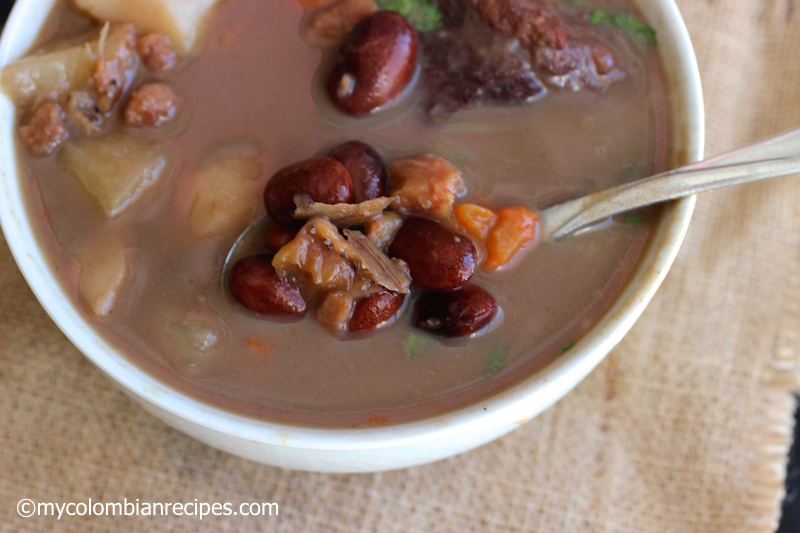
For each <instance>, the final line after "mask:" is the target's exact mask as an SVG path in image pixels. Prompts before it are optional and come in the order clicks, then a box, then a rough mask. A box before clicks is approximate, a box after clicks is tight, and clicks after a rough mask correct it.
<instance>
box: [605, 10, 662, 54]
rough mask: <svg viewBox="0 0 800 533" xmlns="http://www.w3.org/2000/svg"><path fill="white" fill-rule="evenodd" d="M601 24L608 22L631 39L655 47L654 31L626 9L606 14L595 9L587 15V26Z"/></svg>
mask: <svg viewBox="0 0 800 533" xmlns="http://www.w3.org/2000/svg"><path fill="white" fill-rule="evenodd" d="M603 22H610V23H611V24H613V25H614V26H616V27H617V28H619V29H621V30H623V31H625V32H626V33H627V34H628V35H630V36H631V37H634V38H638V39H641V40H642V41H643V42H644V43H645V44H646V45H648V46H655V45H656V31H655V30H654V29H653V28H651V27H650V26H648V25H647V24H645V23H644V22H642V21H641V20H640V19H639V17H637V16H636V15H634V14H633V13H631V12H630V11H628V10H626V9H623V10H622V11H617V12H615V13H606V12H605V11H603V10H602V9H595V10H594V11H592V12H591V13H589V24H601V23H603Z"/></svg>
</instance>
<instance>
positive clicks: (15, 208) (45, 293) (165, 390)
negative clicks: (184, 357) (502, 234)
mask: <svg viewBox="0 0 800 533" xmlns="http://www.w3.org/2000/svg"><path fill="white" fill-rule="evenodd" d="M55 1H56V0H32V1H30V2H23V1H18V2H16V4H15V6H14V8H13V9H12V12H11V14H10V16H9V18H8V21H7V23H6V26H5V28H4V31H3V33H2V37H0V68H2V66H4V65H6V64H7V63H8V62H10V61H11V60H13V59H16V58H18V57H20V56H21V55H23V53H24V52H25V51H26V50H27V49H28V48H29V46H30V44H31V41H32V40H31V38H30V33H31V32H30V31H27V32H25V31H24V26H25V25H28V26H30V25H34V26H35V27H37V28H38V27H41V24H42V23H43V22H44V21H45V19H46V16H47V14H48V13H49V11H50V7H51V6H52V5H53V4H54V3H55ZM635 3H636V4H637V5H638V6H639V7H640V8H641V9H642V11H643V14H644V16H645V18H646V19H647V20H648V22H650V23H651V24H653V25H654V26H656V27H657V28H669V32H668V35H669V36H670V39H667V40H664V41H662V42H660V45H659V46H670V47H671V48H672V49H674V50H673V52H674V54H675V55H676V57H677V58H678V64H675V65H670V70H671V71H676V72H680V73H681V75H682V83H681V84H680V85H679V86H678V87H677V88H676V87H673V88H672V89H671V91H670V93H671V95H672V97H673V98H674V99H676V100H679V101H680V102H683V103H684V104H685V105H686V106H687V107H686V109H685V111H684V112H685V115H684V117H683V118H684V119H685V120H686V121H687V124H688V127H687V128H686V131H685V132H683V133H682V134H683V135H684V138H683V139H682V140H681V141H680V142H679V143H680V144H681V145H683V147H684V149H685V150H686V152H685V156H686V158H687V160H686V161H684V162H683V163H688V162H690V161H697V160H700V159H702V156H703V142H704V133H705V132H704V115H703V96H702V90H701V86H700V76H699V71H698V67H697V61H696V58H695V55H694V50H693V47H692V44H691V40H690V38H689V34H688V31H687V29H686V26H685V24H684V22H683V19H682V17H681V15H680V12H679V10H678V7H677V5H676V4H675V2H674V0H636V1H635ZM23 22H24V24H23ZM25 35H27V36H28V37H27V38H24V36H25ZM662 63H663V60H662ZM665 70H666V69H665ZM682 105H683V104H682ZM675 113H676V111H675V110H671V111H670V114H671V115H672V116H675ZM2 117H14V109H13V104H11V102H10V100H9V99H8V98H7V97H6V96H5V95H4V94H2V93H0V118H2ZM11 123H12V124H13V121H11ZM13 129H14V128H13V127H12V128H9V129H8V131H0V139H2V140H3V141H4V142H0V178H2V183H1V184H0V224H1V225H2V228H3V232H4V234H5V237H6V241H7V243H8V246H9V248H10V250H11V252H12V255H13V256H14V258H15V260H16V262H17V264H18V266H19V268H20V270H21V272H22V274H23V276H24V277H25V279H26V281H27V283H28V285H29V286H30V287H31V289H32V290H33V292H34V294H35V295H36V297H37V299H38V300H39V302H40V303H41V305H42V306H43V307H44V309H45V310H46V312H47V313H48V314H49V315H50V317H51V318H52V319H53V321H54V322H55V323H56V325H57V326H58V327H59V329H61V331H62V332H63V333H64V334H65V335H66V336H67V337H68V338H69V340H70V341H71V342H72V343H73V344H74V345H75V346H76V347H77V348H78V349H79V350H80V351H81V352H83V353H84V354H85V355H86V356H87V357H88V359H89V360H90V361H92V363H93V364H94V365H95V366H96V367H97V368H99V369H100V370H101V371H102V372H103V373H104V374H105V375H106V376H108V377H109V378H110V379H111V380H112V382H113V383H115V384H116V385H117V386H118V387H119V388H121V389H122V390H123V391H124V392H126V393H127V394H129V395H133V397H134V399H136V400H137V401H140V402H141V401H144V402H145V403H146V404H150V405H152V406H155V407H156V408H157V409H160V410H163V411H166V412H168V413H171V414H172V415H174V416H175V417H178V418H180V419H183V420H186V421H187V422H190V423H192V424H196V425H198V426H201V427H206V428H209V429H212V430H214V431H217V432H220V433H223V434H228V435H231V436H235V437H238V438H241V439H246V440H248V441H253V442H257V443H265V444H276V443H277V444H280V445H283V446H287V447H291V448H296V449H307V450H367V449H378V448H389V447H398V446H405V445H410V444H415V443H422V442H426V441H430V440H439V439H450V438H457V437H459V436H460V435H463V434H464V433H465V431H467V430H470V431H474V430H475V429H476V428H486V429H487V433H491V429H492V428H498V427H500V426H505V425H508V424H509V423H515V424H521V423H523V422H524V421H526V420H527V419H529V418H531V417H533V416H535V415H536V414H538V413H539V412H540V411H542V410H544V409H545V408H546V407H548V406H550V405H551V404H552V403H554V402H555V401H556V400H558V399H559V398H561V397H562V396H563V395H564V394H566V393H567V392H568V391H569V390H570V389H572V388H573V387H574V386H575V385H576V384H577V383H578V382H580V381H581V380H582V379H583V378H584V377H585V376H586V375H587V374H588V373H589V372H590V371H591V370H592V369H593V368H595V366H597V364H599V363H600V361H602V359H603V358H604V357H605V356H606V354H607V353H608V352H609V351H610V350H611V349H612V348H613V347H614V345H616V344H617V342H619V340H621V338H622V337H623V336H624V335H625V334H626V333H627V331H628V330H629V329H630V327H631V326H632V325H633V323H634V322H635V321H636V319H637V318H638V317H639V315H640V314H641V313H642V311H643V310H644V308H645V306H646V305H647V303H648V302H649V301H650V299H651V298H652V296H653V294H654V293H655V290H656V289H657V288H658V286H659V285H660V283H661V282H662V281H663V279H664V277H665V276H666V274H667V271H668V270H669V267H670V265H671V264H672V262H673V260H674V258H675V256H676V255H677V252H678V249H679V247H680V244H681V242H682V240H683V237H684V235H685V233H686V230H687V228H688V224H689V220H690V218H691V214H692V211H693V208H694V205H695V199H694V197H689V198H685V199H682V200H679V201H676V202H674V203H672V204H670V205H667V206H665V208H664V213H663V215H662V217H661V220H660V222H659V223H658V224H657V226H656V228H655V229H654V232H653V234H652V236H651V237H650V239H649V245H648V250H647V251H646V252H645V254H643V258H644V259H643V260H640V261H639V262H638V264H637V268H636V269H635V272H634V274H633V276H631V278H630V280H629V281H628V282H627V284H626V286H625V288H624V289H623V291H622V292H621V293H620V294H619V295H618V296H617V298H616V299H615V301H614V303H613V304H612V307H611V308H610V309H609V310H608V311H606V312H605V313H604V314H603V316H602V318H601V319H600V320H599V321H598V322H597V323H596V325H595V326H594V327H592V328H591V329H590V330H589V331H588V332H587V333H585V334H584V335H583V336H582V337H581V339H580V340H579V342H578V343H576V345H575V346H574V347H573V348H572V349H570V350H569V351H568V352H565V353H563V354H561V355H559V356H558V357H555V358H553V359H552V360H551V361H549V362H548V363H546V364H545V365H544V366H543V367H541V368H540V369H538V370H536V371H534V372H532V373H531V374H530V375H529V376H528V377H526V378H521V379H519V380H518V381H517V382H515V383H514V384H512V385H510V386H507V387H505V388H504V389H502V390H500V391H499V392H497V393H493V394H492V395H491V396H490V397H488V398H485V399H484V400H479V401H478V402H477V403H475V402H473V403H471V404H468V405H464V406H461V407H458V408H456V409H454V410H452V411H449V412H447V413H444V414H441V415H435V416H431V417H428V418H423V419H420V420H412V421H407V422H401V423H398V424H393V425H387V426H380V427H369V428H353V429H350V428H325V427H307V426H298V425H291V424H282V423H280V422H275V421H265V420H259V419H257V418H256V417H250V416H247V415H240V414H236V413H233V412H230V411H227V410H225V409H223V408H219V407H215V406H213V405H210V404H208V403H205V402H204V401H202V400H201V399H198V398H195V397H193V396H191V395H189V394H186V393H183V392H181V391H180V390H178V389H175V388H172V387H170V386H169V385H168V384H167V383H164V382H163V381H161V380H160V379H159V378H158V377H156V376H155V375H153V374H150V373H148V372H147V371H145V370H144V369H143V368H142V367H140V366H139V365H137V364H135V363H133V362H132V361H130V360H129V359H128V358H127V356H125V355H123V354H122V349H121V348H118V347H115V346H113V345H112V344H111V343H110V342H109V341H107V340H106V339H104V338H102V337H101V336H100V335H99V334H97V333H96V332H94V331H93V330H92V328H91V327H89V325H88V323H87V322H86V320H85V319H84V313H83V312H81V311H80V310H79V309H78V308H77V306H76V303H75V302H73V301H72V299H71V298H70V297H69V295H68V294H67V293H66V290H65V288H64V287H63V286H62V284H61V282H60V281H59V280H58V279H57V276H56V275H55V274H54V273H53V272H52V270H53V269H52V266H51V261H50V259H49V257H48V254H47V253H46V249H45V247H44V245H43V244H42V243H41V242H40V241H41V240H40V239H39V237H38V236H37V235H36V230H35V229H34V226H35V224H26V220H28V219H31V220H32V219H33V217H35V213H34V212H33V211H34V209H33V208H31V207H30V206H29V205H28V202H27V201H26V200H25V199H24V196H25V195H24V194H23V193H24V192H25V191H24V189H25V187H24V184H23V183H22V182H23V179H21V177H20V176H18V175H17V174H18V172H17V164H16V162H15V154H14V144H15V143H13V142H9V141H11V140H12V138H13ZM645 255H646V257H645ZM511 428H513V426H511ZM511 428H509V429H511ZM506 431H507V430H506ZM491 438H494V437H491ZM487 440H488V439H487ZM482 443H483V442H476V443H475V444H474V446H477V445H479V444H482ZM474 446H470V447H474ZM267 462H269V461H267Z"/></svg>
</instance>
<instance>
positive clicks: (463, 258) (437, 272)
mask: <svg viewBox="0 0 800 533" xmlns="http://www.w3.org/2000/svg"><path fill="white" fill-rule="evenodd" d="M389 256H390V257H396V258H398V259H402V260H403V261H405V262H406V263H408V268H409V271H410V273H411V281H412V282H413V283H414V284H415V285H417V286H419V287H424V288H426V289H455V288H457V287H460V286H462V285H464V284H465V283H466V282H467V281H469V280H470V278H471V277H472V275H473V274H474V273H475V265H476V263H477V260H476V256H477V252H476V250H475V245H474V244H472V241H471V240H469V237H465V236H464V235H459V234H458V233H455V232H453V231H451V230H450V229H448V228H446V227H445V226H443V225H442V224H440V223H438V222H436V221H434V220H430V219H427V218H422V217H408V218H407V219H406V220H405V221H404V222H403V225H402V226H400V229H399V230H397V234H396V235H395V237H394V240H393V241H392V244H391V245H389Z"/></svg>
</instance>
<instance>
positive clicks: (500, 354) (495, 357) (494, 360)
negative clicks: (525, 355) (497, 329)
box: [486, 344, 506, 378]
mask: <svg viewBox="0 0 800 533" xmlns="http://www.w3.org/2000/svg"><path fill="white" fill-rule="evenodd" d="M505 357H506V351H505V350H504V349H503V346H502V345H501V344H497V345H495V347H494V348H492V352H491V358H490V359H489V367H488V368H487V369H486V377H487V378H490V377H492V376H494V375H495V374H497V371H498V370H500V365H502V364H503V359H505Z"/></svg>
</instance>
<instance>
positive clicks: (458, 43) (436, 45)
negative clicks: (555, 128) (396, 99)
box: [422, 29, 545, 119]
mask: <svg viewBox="0 0 800 533" xmlns="http://www.w3.org/2000/svg"><path fill="white" fill-rule="evenodd" d="M422 44H423V50H424V57H425V64H424V70H423V84H424V92H425V108H426V111H427V113H428V116H430V117H431V118H433V119H443V118H446V117H447V116H448V115H450V114H452V113H454V112H455V111H458V110H459V109H461V108H463V107H467V106H470V105H478V104H484V103H492V104H518V103H522V102H529V101H531V100H533V99H535V98H537V97H539V96H542V95H543V94H544V93H545V89H544V86H543V85H542V83H541V82H540V81H539V79H538V78H537V76H536V75H535V74H534V72H533V71H532V70H531V66H530V65H529V64H528V63H527V62H526V61H523V60H522V59H521V58H520V57H519V56H518V55H516V54H514V53H512V52H510V51H509V50H508V48H507V47H505V46H497V45H495V44H494V43H491V42H489V43H484V44H483V45H482V48H481V49H480V51H479V50H476V48H475V47H474V46H473V45H472V44H471V43H470V42H468V41H467V40H466V39H465V38H463V37H462V36H461V35H460V34H459V33H458V32H457V31H454V30H450V29H443V30H438V31H434V32H429V33H425V34H423V36H422Z"/></svg>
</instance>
